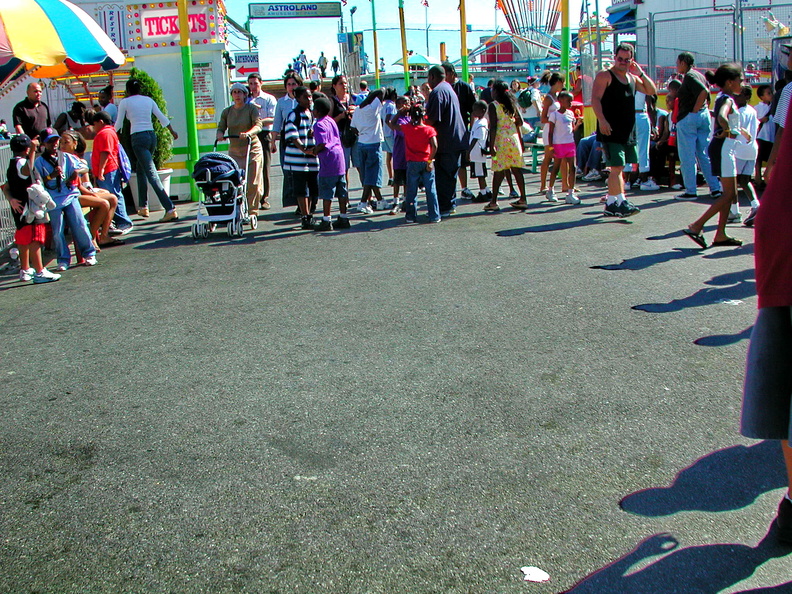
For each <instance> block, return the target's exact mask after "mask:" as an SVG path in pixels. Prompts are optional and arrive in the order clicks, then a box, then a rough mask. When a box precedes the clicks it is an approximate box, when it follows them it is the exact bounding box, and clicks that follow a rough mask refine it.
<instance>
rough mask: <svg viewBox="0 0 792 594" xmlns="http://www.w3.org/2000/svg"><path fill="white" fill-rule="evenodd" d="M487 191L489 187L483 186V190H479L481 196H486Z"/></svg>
mask: <svg viewBox="0 0 792 594" xmlns="http://www.w3.org/2000/svg"><path fill="white" fill-rule="evenodd" d="M489 191H490V189H489V186H484V189H483V190H481V193H482V194H486V193H487V192H489Z"/></svg>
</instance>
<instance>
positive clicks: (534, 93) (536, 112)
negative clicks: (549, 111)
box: [525, 87, 542, 119]
mask: <svg viewBox="0 0 792 594" xmlns="http://www.w3.org/2000/svg"><path fill="white" fill-rule="evenodd" d="M530 94H531V107H529V108H528V109H526V110H525V117H526V118H530V119H535V118H538V117H541V115H542V112H541V110H542V93H540V92H539V89H537V88H536V87H531V91H530Z"/></svg>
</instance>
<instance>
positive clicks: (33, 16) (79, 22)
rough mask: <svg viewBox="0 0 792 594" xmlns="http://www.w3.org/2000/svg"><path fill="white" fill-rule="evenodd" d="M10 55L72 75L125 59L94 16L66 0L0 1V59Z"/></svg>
mask: <svg viewBox="0 0 792 594" xmlns="http://www.w3.org/2000/svg"><path fill="white" fill-rule="evenodd" d="M13 58H16V59H18V60H21V61H22V62H25V63H27V64H29V65H31V66H42V67H46V66H58V67H60V69H62V71H63V72H64V73H65V71H66V69H68V70H69V71H71V72H74V73H75V74H85V73H88V72H94V71H97V70H99V69H102V70H112V69H114V68H118V67H119V66H120V65H122V64H123V63H124V55H123V54H122V53H121V50H119V49H118V48H117V47H116V46H115V44H114V43H113V42H112V41H111V40H110V38H109V37H108V36H107V34H106V33H105V32H104V31H103V30H102V28H101V27H100V26H99V25H98V24H97V23H96V21H95V20H93V19H92V18H91V17H90V16H88V14H86V13H85V11H83V10H82V9H81V8H78V7H77V6H75V5H74V4H71V3H70V2H67V1H66V0H2V1H0V64H5V63H6V62H8V61H9V60H12V59H13ZM56 70H57V69H55V70H53V71H52V72H53V73H54V72H55V71H56Z"/></svg>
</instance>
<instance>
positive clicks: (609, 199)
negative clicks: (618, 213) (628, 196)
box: [605, 194, 619, 204]
mask: <svg viewBox="0 0 792 594" xmlns="http://www.w3.org/2000/svg"><path fill="white" fill-rule="evenodd" d="M618 198H619V197H618V196H611V195H610V194H608V196H607V197H606V198H605V204H613V203H614V202H616V201H617V200H618Z"/></svg>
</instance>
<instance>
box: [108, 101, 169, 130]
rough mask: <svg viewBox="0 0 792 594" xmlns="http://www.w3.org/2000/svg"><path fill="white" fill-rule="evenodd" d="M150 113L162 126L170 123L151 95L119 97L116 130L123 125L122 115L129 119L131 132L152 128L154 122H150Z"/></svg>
mask: <svg viewBox="0 0 792 594" xmlns="http://www.w3.org/2000/svg"><path fill="white" fill-rule="evenodd" d="M151 114H154V115H155V116H156V117H157V119H158V120H159V123H160V124H162V125H163V126H168V125H169V124H170V120H169V119H168V118H166V117H165V115H164V114H163V113H162V112H161V111H160V108H159V107H157V104H156V103H154V100H153V99H152V98H151V97H146V96H145V95H130V96H129V97H125V98H124V99H121V103H119V104H118V118H116V121H115V129H116V132H118V131H120V130H121V128H122V127H123V126H124V117H126V119H128V120H129V125H130V132H131V133H132V134H134V133H135V132H146V131H147V130H154V124H152V123H151Z"/></svg>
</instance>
